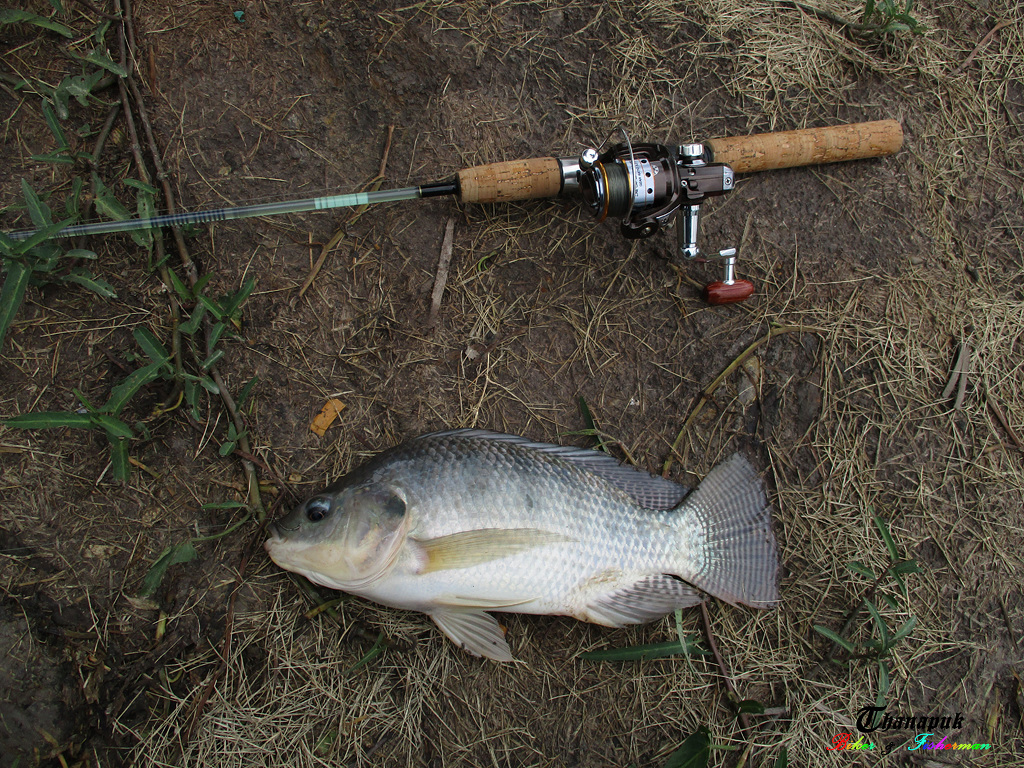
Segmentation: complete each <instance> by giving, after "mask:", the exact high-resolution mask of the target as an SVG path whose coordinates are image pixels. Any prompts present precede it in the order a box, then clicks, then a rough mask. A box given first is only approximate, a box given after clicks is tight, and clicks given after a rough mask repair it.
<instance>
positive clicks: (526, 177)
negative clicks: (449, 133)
mask: <svg viewBox="0 0 1024 768" xmlns="http://www.w3.org/2000/svg"><path fill="white" fill-rule="evenodd" d="M458 184H459V199H460V200H462V202H464V203H502V202H507V201H509V200H534V199H537V198H541V197H556V196H557V195H558V194H559V193H560V192H561V191H562V166H561V163H559V162H558V160H557V159H556V158H554V157H534V158H530V159H529V160H509V161H507V162H504V163H491V164H490V165H477V166H474V167H473V168H464V169H462V170H461V171H459V174H458Z"/></svg>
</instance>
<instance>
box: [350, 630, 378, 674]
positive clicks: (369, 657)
mask: <svg viewBox="0 0 1024 768" xmlns="http://www.w3.org/2000/svg"><path fill="white" fill-rule="evenodd" d="M386 645H387V640H386V638H385V637H384V633H383V632H381V633H380V634H379V635H377V640H376V642H374V644H373V647H372V648H370V650H368V651H367V652H366V654H365V655H364V656H363V658H361V659H360V660H359V661H357V662H356V663H355V664H353V665H352V666H351V667H349V668H348V669H346V670H345V674H344V675H343V677H349V676H351V675H352V674H354V673H355V672H357V671H358V670H360V669H362V668H363V667H365V666H366V665H367V664H369V663H370V662H371V661H373V660H374V659H376V658H377V657H378V656H380V655H381V654H382V653H384V648H385V647H386Z"/></svg>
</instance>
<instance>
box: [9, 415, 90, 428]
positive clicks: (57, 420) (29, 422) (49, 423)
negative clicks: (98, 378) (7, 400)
mask: <svg viewBox="0 0 1024 768" xmlns="http://www.w3.org/2000/svg"><path fill="white" fill-rule="evenodd" d="M4 424H5V425H6V426H8V427H14V428H15V429H55V428H57V427H71V428H72V429H90V428H92V427H93V426H95V425H94V424H93V420H92V416H91V415H90V414H88V413H75V412H74V411H41V412H39V413H23V414H21V415H20V416H12V417H11V418H9V419H7V420H6V421H4Z"/></svg>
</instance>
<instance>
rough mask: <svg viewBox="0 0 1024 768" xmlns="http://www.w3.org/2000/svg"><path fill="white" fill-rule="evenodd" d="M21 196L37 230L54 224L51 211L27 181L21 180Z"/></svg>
mask: <svg viewBox="0 0 1024 768" xmlns="http://www.w3.org/2000/svg"><path fill="white" fill-rule="evenodd" d="M21 194H22V195H24V197H25V203H26V205H27V206H28V215H29V216H31V217H32V223H33V224H34V225H35V227H36V229H43V228H44V227H48V226H50V225H51V224H53V216H52V214H51V213H50V209H49V208H48V207H47V206H46V205H44V204H43V201H42V200H40V199H39V195H37V194H36V191H35V190H34V189H32V187H30V186H29V183H28V182H27V181H25V179H22V180H21Z"/></svg>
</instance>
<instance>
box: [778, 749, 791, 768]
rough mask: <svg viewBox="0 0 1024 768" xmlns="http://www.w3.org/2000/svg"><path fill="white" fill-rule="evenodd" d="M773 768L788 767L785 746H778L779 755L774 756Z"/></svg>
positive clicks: (787, 751) (787, 753) (787, 755)
mask: <svg viewBox="0 0 1024 768" xmlns="http://www.w3.org/2000/svg"><path fill="white" fill-rule="evenodd" d="M775 768H789V750H788V749H786V748H785V747H780V748H779V756H778V757H777V758H775Z"/></svg>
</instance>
